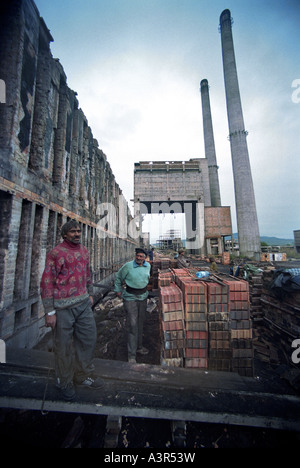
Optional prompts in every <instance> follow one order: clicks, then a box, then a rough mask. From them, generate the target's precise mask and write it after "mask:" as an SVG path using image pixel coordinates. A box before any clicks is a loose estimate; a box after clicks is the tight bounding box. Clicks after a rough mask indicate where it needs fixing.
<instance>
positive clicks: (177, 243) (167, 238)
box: [156, 229, 182, 250]
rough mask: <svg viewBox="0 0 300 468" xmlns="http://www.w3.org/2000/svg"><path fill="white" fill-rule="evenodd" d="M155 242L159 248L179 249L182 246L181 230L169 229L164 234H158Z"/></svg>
mask: <svg viewBox="0 0 300 468" xmlns="http://www.w3.org/2000/svg"><path fill="white" fill-rule="evenodd" d="M156 243H157V245H158V248H159V249H161V250H168V249H170V250H179V249H180V248H181V247H182V240H181V231H180V230H179V229H170V230H169V231H167V232H166V233H165V234H164V235H162V236H159V239H158V240H157V241H156Z"/></svg>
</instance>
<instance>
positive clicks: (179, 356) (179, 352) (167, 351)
mask: <svg viewBox="0 0 300 468" xmlns="http://www.w3.org/2000/svg"><path fill="white" fill-rule="evenodd" d="M159 305H160V313H161V322H160V323H161V332H162V351H161V363H162V365H167V366H175V367H183V365H184V349H185V328H184V308H183V301H182V291H181V290H180V288H179V287H178V286H177V285H176V284H175V283H171V284H170V285H169V286H162V287H161V288H160V290H159Z"/></svg>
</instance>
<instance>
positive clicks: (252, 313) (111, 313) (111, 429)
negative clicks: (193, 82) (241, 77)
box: [0, 0, 300, 461]
mask: <svg viewBox="0 0 300 468" xmlns="http://www.w3.org/2000/svg"><path fill="white" fill-rule="evenodd" d="M2 8H4V10H3V14H2V16H1V20H0V21H1V24H0V26H1V28H0V40H1V46H2V47H1V50H0V70H1V73H2V75H1V80H0V83H2V82H3V83H5V87H4V89H5V96H3V95H1V92H2V91H3V88H2V90H1V91H0V101H1V102H0V203H1V210H0V410H1V409H2V408H4V409H6V408H10V409H11V408H16V409H22V411H23V410H24V409H25V410H34V411H35V412H36V413H41V416H42V418H45V416H46V414H47V412H48V411H49V412H59V413H60V414H61V413H73V414H76V413H78V414H85V415H87V414H91V415H93V416H103V415H104V416H106V418H107V419H106V429H105V427H104V429H103V428H100V424H99V420H97V419H95V420H94V421H93V431H92V432H93V434H92V440H93V441H94V442H96V443H97V447H100V445H101V444H102V445H104V447H106V448H113V447H117V446H118V443H119V442H118V441H119V440H120V439H121V438H120V437H119V433H120V431H121V427H122V418H123V417H124V418H130V417H132V418H141V419H143V420H144V419H147V418H153V419H159V420H169V421H171V426H172V437H173V445H174V446H175V447H185V446H186V442H187V440H188V437H186V436H187V433H188V427H187V426H188V425H187V424H186V422H189V421H190V422H195V423H201V424H202V423H209V424H210V425H211V424H216V425H218V424H224V425H225V424H226V425H232V426H234V425H235V426H238V427H239V430H241V427H242V426H246V427H253V428H260V427H261V428H264V429H270V428H271V429H280V430H283V431H295V435H296V436H297V437H299V434H298V433H299V430H300V424H299V421H300V405H299V403H300V398H299V374H298V375H297V374H296V373H294V371H296V370H297V369H295V366H294V364H295V363H297V364H298V363H299V361H298V360H296V361H295V360H293V359H295V358H296V359H298V352H297V349H295V351H294V352H293V347H294V344H295V343H296V344H297V342H298V341H299V340H298V336H299V329H300V323H299V310H300V308H299V303H300V302H299V301H300V292H299V289H297V288H295V287H294V288H292V287H291V289H290V290H288V294H284V292H285V291H284V290H283V289H280V287H278V284H276V285H274V284H273V278H274V276H273V274H274V269H273V267H271V268H267V269H266V270H264V271H262V269H257V270H255V269H253V271H252V270H251V269H250V272H249V271H248V270H247V268H246V267H247V266H248V267H249V265H245V266H244V271H243V273H244V274H243V279H242V278H241V277H240V278H239V277H236V276H230V275H228V274H227V273H223V272H220V273H218V274H217V273H216V271H215V269H213V267H212V266H211V268H212V269H211V270H210V267H209V266H208V265H207V264H206V261H205V262H203V259H200V260H199V263H201V265H202V267H203V268H204V269H205V271H203V272H199V271H198V269H197V268H196V266H195V267H192V266H191V267H187V268H178V264H177V262H176V260H175V259H170V258H168V257H163V256H161V255H158V257H157V258H154V259H153V261H152V270H151V277H150V281H149V284H148V286H147V289H148V291H149V293H150V292H151V293H152V296H151V298H150V300H149V302H148V305H149V303H150V306H151V311H149V309H148V310H147V315H148V316H151V319H152V320H153V321H152V322H151V323H150V326H149V324H148V327H149V328H148V330H147V331H148V333H145V336H146V337H147V339H148V340H149V344H150V346H148V348H149V354H147V355H144V354H141V355H139V356H138V357H137V363H131V362H125V361H126V359H127V349H126V358H125V359H124V360H123V361H122V359H119V358H118V357H117V358H112V357H111V355H107V354H106V353H107V352H108V348H109V345H110V344H111V343H113V339H114V344H115V345H116V347H118V348H120V349H122V345H123V344H124V343H122V340H120V339H119V337H120V336H121V330H122V332H123V330H124V335H125V332H126V330H125V328H126V327H125V326H124V324H125V323H126V317H124V315H125V310H124V307H123V305H122V304H121V305H120V304H118V303H115V302H114V300H112V299H111V298H112V297H113V298H114V299H117V301H121V299H119V298H116V297H115V296H116V294H115V292H113V291H111V292H110V293H109V294H107V296H109V295H110V298H108V297H107V296H106V297H104V298H103V297H102V299H104V300H105V299H108V300H107V302H106V304H107V303H108V302H109V301H110V302H111V309H109V308H108V309H107V310H104V309H105V305H104V300H103V303H101V304H100V305H99V308H98V310H95V309H94V312H95V317H97V319H98V320H99V322H98V324H97V325H98V328H100V330H101V340H102V333H103V331H104V330H108V325H111V324H112V325H113V326H112V327H111V328H109V330H108V331H107V339H108V340H109V341H107V342H106V343H101V349H98V353H99V354H98V355H97V356H95V359H94V362H95V374H96V375H97V376H101V377H102V378H103V379H104V381H105V383H104V387H103V388H102V389H101V391H100V392H99V391H98V390H97V389H94V390H93V389H89V390H87V389H86V388H83V387H81V386H80V385H79V386H78V400H75V401H72V402H70V401H67V402H66V401H63V400H62V399H61V396H58V388H57V385H56V384H57V379H56V375H55V371H54V368H55V364H54V360H55V353H53V352H48V351H49V348H48V349H47V352H45V351H44V350H42V349H41V348H40V349H37V347H35V345H36V344H37V342H39V344H40V339H41V337H42V336H43V334H44V332H45V330H44V313H43V312H44V311H43V307H42V303H41V299H40V290H39V284H40V278H41V275H42V271H43V269H44V265H45V257H46V253H47V252H48V251H49V250H50V249H52V247H54V245H56V244H57V243H58V242H59V241H60V228H61V226H62V224H63V223H64V222H65V221H67V220H69V219H75V220H77V221H78V222H79V223H80V225H81V228H82V243H83V244H84V245H85V246H86V247H87V249H88V251H89V255H90V260H91V269H92V276H93V281H94V287H95V290H94V292H95V295H96V293H97V287H99V286H101V287H102V286H104V287H107V286H109V285H111V282H112V280H113V279H114V273H115V271H116V270H117V269H118V268H119V266H120V265H121V264H123V263H124V262H125V261H128V260H129V259H132V257H133V255H134V249H135V247H136V246H137V245H139V244H140V243H142V242H143V240H144V239H145V238H146V236H145V237H143V233H142V219H143V215H144V214H149V213H162V214H164V213H165V214H166V213H184V214H185V219H186V236H187V238H186V248H187V250H188V251H189V252H191V253H196V254H200V255H201V256H202V255H203V256H207V255H210V254H213V255H221V254H225V252H224V250H225V246H226V244H228V243H229V244H230V247H231V250H232V251H234V250H235V248H236V247H237V245H235V244H234V240H233V239H232V227H231V215H230V207H228V206H222V205H221V196H220V187H219V180H218V166H217V159H216V152H215V146H214V135H213V127H212V117H211V109H210V102H209V92H208V81H207V80H206V79H204V80H202V81H201V85H200V86H201V98H202V111H203V130H204V141H205V157H204V158H193V159H189V160H188V161H142V162H137V163H135V166H134V202H135V213H134V216H132V215H131V213H130V210H129V207H128V204H127V202H126V200H125V198H124V196H123V194H122V191H121V189H120V187H119V185H118V184H117V182H116V180H115V177H114V175H113V173H112V170H111V167H110V164H109V162H108V160H107V158H106V156H105V154H104V153H103V152H102V151H101V150H100V148H99V146H98V143H97V141H96V140H95V139H94V137H93V134H92V130H91V129H90V127H89V126H88V122H87V119H86V117H85V115H84V113H83V111H82V110H81V109H80V108H79V103H78V101H77V98H76V93H75V92H74V91H72V90H71V89H70V88H69V87H68V85H67V79H66V75H65V73H64V70H63V68H62V66H61V64H60V63H59V61H58V60H57V59H54V58H53V57H52V55H51V52H50V47H49V44H50V42H51V41H52V40H53V39H52V37H51V35H50V32H49V30H48V28H47V26H46V25H45V23H44V21H43V19H42V18H40V15H39V12H38V10H37V8H36V6H35V4H34V2H33V0H11V1H9V2H6V3H5V7H2ZM220 23H221V34H222V46H223V62H224V76H225V88H226V98H227V110H228V122H229V129H230V143H231V152H232V163H233V172H234V182H235V195H236V205H237V216H238V230H239V246H240V253H241V254H243V255H248V256H251V257H253V256H254V257H255V256H257V255H258V254H259V251H260V243H259V231H258V223H257V216H256V208H255V200H254V191H253V184H252V178H251V170H250V163H249V156H248V150H247V143H246V131H245V129H244V123H243V115H242V109H241V102H240V97H239V89H238V81H237V73H236V65H235V58H234V51H233V42H232V34H231V15H230V12H229V10H225V11H224V12H223V13H222V15H221V18H220ZM136 220H139V228H140V230H138V226H137V225H136ZM129 226H131V228H130V229H129ZM299 233H300V231H299V230H298V231H294V235H295V244H296V247H299V245H300V244H299ZM139 235H140V238H139V237H138V236H139ZM226 237H231V241H228V240H227V241H226V240H225V238H226ZM148 241H149V239H148ZM180 241H181V239H180V233H179V232H178V231H176V230H175V229H174V230H170V231H169V232H168V233H166V236H165V237H164V236H161V239H160V242H161V243H160V246H161V247H165V246H167V247H169V246H170V245H172V247H177V246H179V244H180ZM154 257H155V256H154ZM228 257H229V254H228V255H226V258H228ZM224 258H225V255H224ZM224 263H225V261H224ZM198 273H208V275H204V276H201V275H200V276H199V275H197V274H198ZM275 274H276V270H275ZM288 274H290V276H291V277H292V273H288ZM275 286H276V287H275ZM285 286H286V284H285ZM292 286H294V285H292ZM108 289H109V288H107V290H108ZM155 299H156V300H155ZM151 301H153V302H151ZM153 304H154V305H153ZM102 306H103V307H102ZM123 319H124V321H123ZM154 322H155V326H153V325H154ZM119 332H120V334H118V333H119ZM103 334H104V333H103ZM116 337H117V338H116ZM46 338H47V337H46ZM293 340H294V341H293ZM3 344H4V345H5V346H2V345H3ZM153 344H154V345H153ZM6 345H7V353H6V349H5V347H6ZM152 345H153V346H152ZM151 347H152V348H155V351H157V350H158V354H159V358H158V359H157V360H154V359H153V361H155V362H151V361H148V362H147V361H146V362H145V361H144V359H147V357H146V356H149V355H150V354H151V352H152V353H153V349H151ZM54 348H55V346H53V349H54ZM125 348H126V346H125V347H123V352H124V349H125ZM53 349H52V350H53ZM256 358H258V359H260V360H261V362H264V363H265V362H267V363H270V364H273V365H276V366H278V369H276V374H277V381H275V379H273V378H272V379H269V373H268V372H267V373H266V374H265V375H263V374H262V376H263V378H262V379H260V377H259V376H257V377H256V378H255V379H254V378H253V377H254V368H255V366H254V360H255V359H256ZM157 361H159V362H157ZM283 363H285V365H283ZM141 364H142V365H141ZM291 366H292V371H293V372H292V373H290V374H289V370H290V367H291ZM162 367H163V368H162ZM183 367H185V368H183ZM201 370H202V371H201ZM280 372H283V374H282V377H283V378H285V379H287V380H289V381H290V382H289V383H291V384H292V385H291V387H293V388H287V387H286V386H284V385H283V386H282V380H281V375H280V374H279V373H280ZM278 380H281V381H280V382H278ZM120 383H121V385H120ZM281 388H283V390H282V391H281ZM36 410H38V411H36ZM7 415H8V416H9V414H8V413H7ZM7 415H5V416H7ZM1 416H2V418H1V425H2V424H3V426H4V422H3V421H4V419H5V418H4V417H3V415H2V414H1ZM15 421H16V419H14V421H13V432H14V431H15ZM76 421H77V422H76ZM76 421H75V423H74V426H73V427H72V428H71V431H70V433H69V436H68V438H66V439H65V440H66V441H65V442H64V444H65V445H62V446H64V447H68V446H69V447H70V445H68V444H69V441H70V440H72V441H73V442H74V440H75V441H76V438H77V436H78V434H81V432H82V430H81V426H80V424H81V423H82V420H81V418H80V417H79V418H78V419H76ZM78 421H79V424H77V423H78ZM18 423H19V421H18ZM101 424H102V422H101ZM143 424H144V421H143ZM45 426H46V430H47V432H46V434H47V435H46V437H47V444H48V445H49V442H48V441H49V426H48V425H47V423H45ZM26 430H27V426H26ZM100 430H102V431H104V432H105V431H106V434H105V437H104V438H103V439H104V441H102V440H101V437H100V436H99V433H100ZM160 430H161V427H160ZM50 432H51V433H53V432H55V431H50ZM57 432H59V431H57ZM158 432H159V431H158ZM161 432H162V431H161ZM28 433H29V434H30V432H29V431H28ZM222 433H223V434H225V429H223V428H222ZM124 434H125V431H124ZM4 435H6V434H4V432H3V433H2V439H3V440H4V442H5V439H4ZM13 435H14V434H13ZM290 436H291V432H290V433H289V437H290ZM30 437H32V435H31V434H30ZM78 437H79V436H78ZM251 437H252V435H251ZM297 437H295V439H296V442H297ZM226 438H227V437H226ZM125 439H126V437H125V435H124V437H123V440H124V441H125ZM220 439H221V437H220V436H218V438H215V439H214V440H215V442H214V447H218V445H217V442H218V443H219V440H220ZM224 439H225V437H224ZM190 440H192V439H190ZM196 441H197V443H200V439H199V437H198V434H197V438H196V439H195V442H193V445H191V447H192V448H193V451H194V450H195V447H196V445H195V443H196ZM34 442H35V441H32V440H30V444H33V445H34ZM126 442H127V445H125V446H126V447H127V446H128V441H127V440H126ZM296 442H295V443H296ZM168 444H170V442H168ZM17 445H18V446H20V444H19V441H18V444H17ZM102 445H101V446H102ZM75 446H77V445H75ZM92 446H93V445H90V447H92ZM149 446H150V447H152V445H149V444H148V445H144V447H149ZM165 447H169V445H166V444H165ZM147 450H148V449H147ZM111 453H112V454H113V452H111ZM149 453H150V452H149ZM174 453H175V452H174ZM153 454H154V452H153ZM179 454H180V453H179ZM126 456H127V455H126ZM151 456H152V452H151ZM153 456H154V455H153ZM166 460H167V461H170V458H167V459H166ZM106 461H107V460H106ZM118 461H119V460H118ZM126 461H127V459H126ZM154 461H155V460H154ZM157 461H161V459H157ZM181 461H182V460H181Z"/></svg>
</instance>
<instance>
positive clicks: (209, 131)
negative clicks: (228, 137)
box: [200, 80, 221, 206]
mask: <svg viewBox="0 0 300 468" xmlns="http://www.w3.org/2000/svg"><path fill="white" fill-rule="evenodd" d="M208 88H209V87H208V81H207V80H202V81H201V83H200V91H201V102H202V115H203V135H204V146H205V157H206V159H207V162H208V171H209V186H210V197H211V206H221V195H220V185H219V176H218V166H217V157H216V149H215V140H214V132H213V124H212V117H211V109H210V100H209V90H208Z"/></svg>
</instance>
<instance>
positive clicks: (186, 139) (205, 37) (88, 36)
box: [35, 0, 300, 238]
mask: <svg viewBox="0 0 300 468" xmlns="http://www.w3.org/2000/svg"><path fill="white" fill-rule="evenodd" d="M35 3H36V5H37V7H38V9H39V12H40V15H41V16H42V17H43V19H44V20H45V23H46V25H47V27H48V28H49V29H50V32H51V34H52V36H53V38H54V42H53V43H51V51H52V54H53V56H54V57H55V58H59V59H60V62H61V64H62V66H63V68H64V70H65V73H66V75H67V82H68V85H69V87H70V88H71V89H73V90H74V91H76V92H77V93H78V96H77V97H78V100H79V105H80V107H81V108H82V110H83V112H84V114H85V115H86V117H87V120H88V123H89V126H90V127H91V129H92V133H93V135H94V138H96V139H97V140H98V143H99V147H100V148H101V149H102V150H103V152H104V153H105V154H106V156H107V158H108V161H109V163H110V165H111V167H112V170H113V173H114V175H115V178H116V180H117V183H118V184H119V186H120V188H121V190H122V192H123V194H124V196H125V198H126V199H127V201H128V202H129V203H130V205H132V203H131V202H130V199H132V198H133V169H134V163H135V162H138V161H158V160H162V161H163V160H166V161H185V160H189V159H190V158H195V157H198V158H199V157H200V158H203V157H204V156H205V155H204V140H203V124H202V109H201V97H200V92H199V87H200V81H201V80H202V79H204V78H206V79H207V80H208V83H209V86H210V101H211V110H212V119H213V127H214V137H215V145H216V156H217V163H218V166H219V180H220V190H221V201H222V205H224V206H231V216H232V225H233V232H235V231H236V211H235V199H234V187H233V177H232V165H231V154H230V144H229V141H228V138H227V137H228V133H229V131H228V121H227V111H226V101H225V89H224V77H223V64H222V56H221V35H220V33H219V30H218V28H219V18H220V14H221V13H222V11H223V10H224V9H226V8H229V9H230V11H231V15H232V18H233V21H234V22H233V40H234V47H235V55H236V62H237V70H238V78H239V85H240V93H241V99H242V106H243V112H244V120H245V129H246V130H247V131H248V132H249V135H248V139H247V141H248V149H249V156H250V163H251V168H252V177H253V183H254V189H255V196H256V205H257V213H258V220H259V229H260V234H261V235H267V236H277V237H284V238H293V230H296V229H300V209H299V200H300V46H299V44H300V41H299V39H300V37H299V36H300V32H299V20H300V1H299V0H52V1H51V2H49V0H36V2H35ZM150 225H151V227H152V228H153V226H154V225H155V226H156V227H157V225H158V223H157V222H156V221H155V222H153V217H152V219H151V222H150V224H149V226H150ZM170 227H171V228H172V227H177V226H176V225H175V226H174V221H172V223H171V225H170ZM160 229H166V227H165V226H164V227H160ZM160 234H164V232H161V231H160ZM155 235H157V234H156V233H155Z"/></svg>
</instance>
